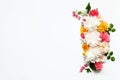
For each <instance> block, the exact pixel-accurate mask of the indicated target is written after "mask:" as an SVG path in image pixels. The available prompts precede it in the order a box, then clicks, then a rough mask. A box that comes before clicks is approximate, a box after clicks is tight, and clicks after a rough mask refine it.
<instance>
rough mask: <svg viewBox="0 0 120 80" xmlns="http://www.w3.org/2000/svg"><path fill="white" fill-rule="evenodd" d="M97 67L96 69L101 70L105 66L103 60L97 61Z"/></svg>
mask: <svg viewBox="0 0 120 80" xmlns="http://www.w3.org/2000/svg"><path fill="white" fill-rule="evenodd" d="M95 68H96V70H101V69H102V68H103V63H102V62H95Z"/></svg>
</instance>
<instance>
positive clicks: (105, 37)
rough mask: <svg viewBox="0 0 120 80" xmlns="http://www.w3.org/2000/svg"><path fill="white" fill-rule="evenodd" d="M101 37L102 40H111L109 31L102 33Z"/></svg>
mask: <svg viewBox="0 0 120 80" xmlns="http://www.w3.org/2000/svg"><path fill="white" fill-rule="evenodd" d="M100 38H101V41H102V42H110V35H109V34H108V33H107V32H102V33H100Z"/></svg>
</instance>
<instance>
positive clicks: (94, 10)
mask: <svg viewBox="0 0 120 80" xmlns="http://www.w3.org/2000/svg"><path fill="white" fill-rule="evenodd" d="M98 15H99V12H98V9H93V10H91V11H90V13H89V16H92V17H94V16H98Z"/></svg>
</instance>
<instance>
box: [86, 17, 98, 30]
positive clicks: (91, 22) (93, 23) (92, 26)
mask: <svg viewBox="0 0 120 80" xmlns="http://www.w3.org/2000/svg"><path fill="white" fill-rule="evenodd" d="M85 19H86V21H85V22H84V26H85V27H86V28H87V29H88V30H89V31H93V30H96V29H97V26H98V25H100V20H99V18H97V17H85Z"/></svg>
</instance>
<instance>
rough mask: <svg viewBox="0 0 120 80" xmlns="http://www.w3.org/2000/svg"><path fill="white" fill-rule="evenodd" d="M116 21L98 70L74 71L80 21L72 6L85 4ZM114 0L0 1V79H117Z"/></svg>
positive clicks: (118, 36)
mask: <svg viewBox="0 0 120 80" xmlns="http://www.w3.org/2000/svg"><path fill="white" fill-rule="evenodd" d="M88 2H91V6H92V8H98V9H99V11H100V14H101V15H102V16H103V17H104V19H105V20H106V21H107V22H109V23H111V22H112V23H113V24H114V25H115V28H116V29H117V31H116V32H115V33H113V34H111V49H112V50H113V51H114V55H115V57H116V61H115V62H110V61H107V62H106V63H105V64H104V68H103V70H102V71H101V72H100V73H90V74H87V73H86V72H85V71H84V72H83V73H79V69H80V67H81V66H82V65H83V57H82V55H81V44H80V37H79V27H80V22H79V21H78V20H77V19H75V18H73V17H72V11H73V10H84V8H85V7H86V5H87V3H88ZM119 7H120V4H119V0H111V1H108V0H89V1H88V0H0V80H115V79H120V76H119V71H120V32H119V31H120V28H119V27H120V26H119V25H120V21H119V19H120V10H119Z"/></svg>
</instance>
